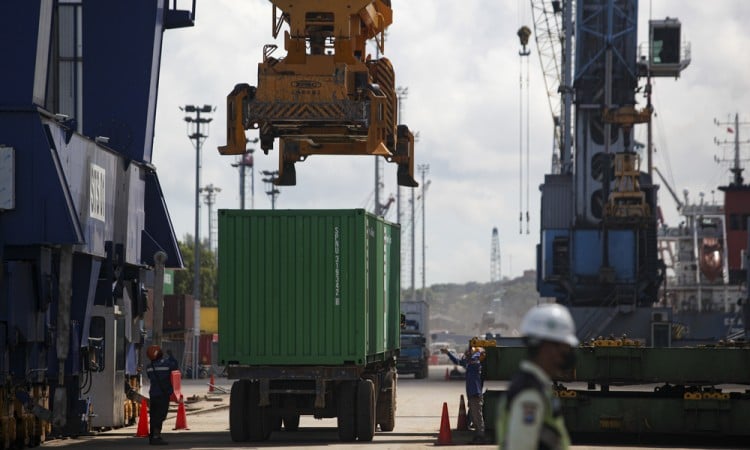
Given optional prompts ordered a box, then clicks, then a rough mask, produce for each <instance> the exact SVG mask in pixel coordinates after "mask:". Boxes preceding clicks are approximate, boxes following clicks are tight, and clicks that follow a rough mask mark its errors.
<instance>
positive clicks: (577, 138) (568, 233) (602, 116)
mask: <svg viewBox="0 0 750 450" xmlns="http://www.w3.org/2000/svg"><path fill="white" fill-rule="evenodd" d="M562 3H563V7H562V9H561V11H560V12H561V13H562V14H563V15H564V19H563V23H564V24H567V27H566V29H565V30H564V31H565V46H566V47H567V49H570V48H571V47H572V45H571V42H570V41H571V40H573V39H574V37H575V54H574V55H570V52H571V50H568V51H567V53H566V54H565V55H564V56H563V62H564V66H565V67H564V69H563V72H564V73H563V77H562V79H563V81H562V83H563V85H561V87H560V91H561V93H562V94H563V97H564V100H566V101H564V102H563V104H565V103H567V102H568V100H567V99H570V98H573V99H574V101H573V108H574V110H575V116H574V119H571V118H570V114H569V113H566V112H565V111H563V113H562V114H561V117H563V118H565V119H566V120H570V121H573V122H572V123H574V125H575V126H574V127H573V128H574V134H575V135H574V136H573V139H572V140H571V139H568V138H565V137H564V139H563V141H564V142H571V141H572V142H574V146H572V147H571V148H567V147H565V146H563V148H561V151H560V153H561V160H562V161H568V160H571V159H572V160H574V161H575V164H572V165H571V164H565V163H563V165H562V171H561V173H560V174H549V175H546V176H545V181H544V184H543V185H542V186H541V191H542V208H541V236H540V244H539V245H538V247H537V274H538V275H537V277H538V279H537V288H538V290H539V293H540V294H541V295H542V296H544V297H553V298H555V299H557V301H558V302H561V303H563V304H566V305H568V306H569V307H571V311H572V312H573V314H574V318H575V319H576V323H577V326H578V329H579V334H580V337H582V338H589V337H591V336H592V335H594V336H596V335H598V334H599V333H601V332H602V331H604V330H605V329H606V328H605V327H606V326H607V325H609V324H611V323H614V322H618V323H619V326H620V327H622V328H624V329H625V330H628V331H630V332H631V333H633V332H637V333H643V334H645V336H644V337H647V338H649V339H650V335H651V330H649V329H648V327H649V326H650V324H651V322H652V317H647V318H646V319H645V320H643V319H644V317H646V315H650V314H652V313H653V312H654V311H652V310H651V308H650V306H651V305H652V304H653V303H654V302H655V301H656V299H657V293H658V288H659V284H660V282H661V280H662V277H663V273H662V272H663V270H662V265H661V261H660V260H659V258H658V253H657V239H656V214H655V213H654V212H655V210H656V186H654V185H653V184H652V181H651V177H650V175H649V174H648V173H645V172H640V171H639V170H638V167H637V155H636V153H635V149H634V142H633V139H632V130H633V125H634V124H635V123H641V122H643V121H644V120H647V117H649V116H650V109H647V110H644V111H641V112H639V111H637V110H636V109H635V104H636V91H637V89H638V77H639V73H640V72H641V70H640V67H639V63H638V54H637V52H638V48H637V47H638V46H637V16H638V2H637V0H577V1H576V2H575V6H574V5H573V2H572V1H565V2H562ZM574 8H575V11H573V9H574ZM574 13H575V32H573V26H572V23H573V14H574ZM571 56H574V57H571ZM573 61H574V67H571V64H572V62H573ZM571 72H572V73H571ZM571 75H572V77H571ZM571 78H572V83H571V84H570V85H565V83H566V81H565V80H568V79H571ZM644 118H646V119H644ZM561 129H562V130H563V132H567V131H568V130H570V129H571V126H570V124H569V123H563V124H562V125H561ZM571 153H572V154H573V155H572V156H571ZM626 184H627V185H629V187H628V188H626V189H625V188H623V186H625V185H626ZM632 206H635V208H633V207H632ZM642 307H648V308H647V309H645V308H642ZM658 313H660V314H661V315H660V316H659V319H660V320H664V321H668V320H669V311H666V310H664V311H658ZM618 314H619V316H618ZM616 316H618V320H617V321H614V320H613V319H614V317H616ZM636 316H637V317H636Z"/></svg>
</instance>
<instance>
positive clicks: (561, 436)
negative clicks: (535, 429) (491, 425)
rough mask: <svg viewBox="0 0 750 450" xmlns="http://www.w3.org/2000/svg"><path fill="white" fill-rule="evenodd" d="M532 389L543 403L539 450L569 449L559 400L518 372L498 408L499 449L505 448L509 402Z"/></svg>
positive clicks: (568, 438) (539, 383) (527, 374)
mask: <svg viewBox="0 0 750 450" xmlns="http://www.w3.org/2000/svg"><path fill="white" fill-rule="evenodd" d="M528 389H533V390H535V391H537V392H539V393H540V394H541V396H542V399H543V401H544V415H543V417H542V427H541V430H540V432H539V441H538V442H539V444H538V446H537V448H538V449H540V450H567V449H568V448H569V447H570V437H569V436H568V430H567V429H566V428H565V420H564V418H563V416H562V410H561V406H560V400H559V399H558V398H557V397H549V396H548V394H547V392H546V390H545V389H544V387H543V386H542V384H541V382H540V381H539V380H538V379H537V378H536V377H535V376H534V375H533V374H531V373H529V372H526V371H521V372H519V373H518V374H517V375H516V376H515V377H514V378H513V381H512V382H511V385H510V386H509V387H508V391H507V392H506V395H504V396H503V397H502V398H501V400H500V405H499V407H498V415H497V417H498V426H497V442H498V443H499V444H500V446H501V448H505V437H506V435H507V434H508V421H509V420H510V414H509V413H510V403H509V401H508V400H509V396H510V401H512V400H513V398H515V397H517V396H518V395H519V394H520V393H521V392H523V391H526V390H528Z"/></svg>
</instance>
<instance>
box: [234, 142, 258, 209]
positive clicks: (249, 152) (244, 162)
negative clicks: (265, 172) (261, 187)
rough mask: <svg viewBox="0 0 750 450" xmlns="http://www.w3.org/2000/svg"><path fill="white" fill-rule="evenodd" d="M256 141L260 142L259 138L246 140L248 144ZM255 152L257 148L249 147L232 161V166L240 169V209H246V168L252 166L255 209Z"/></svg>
mask: <svg viewBox="0 0 750 450" xmlns="http://www.w3.org/2000/svg"><path fill="white" fill-rule="evenodd" d="M256 142H258V138H255V139H252V140H250V139H248V140H247V141H246V143H248V144H255V143H256ZM253 153H255V149H254V148H248V149H246V150H245V153H244V154H242V156H240V159H239V160H238V161H237V162H235V163H232V167H237V168H239V169H240V209H245V169H246V168H247V167H249V168H250V209H255V159H254V158H253Z"/></svg>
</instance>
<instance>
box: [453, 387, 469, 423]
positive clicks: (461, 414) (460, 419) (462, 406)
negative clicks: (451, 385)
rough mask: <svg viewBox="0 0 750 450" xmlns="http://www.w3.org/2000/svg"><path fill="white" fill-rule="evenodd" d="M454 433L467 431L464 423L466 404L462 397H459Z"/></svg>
mask: <svg viewBox="0 0 750 450" xmlns="http://www.w3.org/2000/svg"><path fill="white" fill-rule="evenodd" d="M456 422H457V423H456V431H468V430H469V425H468V424H467V422H466V404H465V403H464V396H463V395H462V396H461V402H460V403H459V404H458V420H457V421H456Z"/></svg>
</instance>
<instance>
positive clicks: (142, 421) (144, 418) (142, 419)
mask: <svg viewBox="0 0 750 450" xmlns="http://www.w3.org/2000/svg"><path fill="white" fill-rule="evenodd" d="M135 437H148V403H146V399H145V398H142V399H141V414H140V415H139V416H138V431H137V432H136V433H135Z"/></svg>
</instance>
